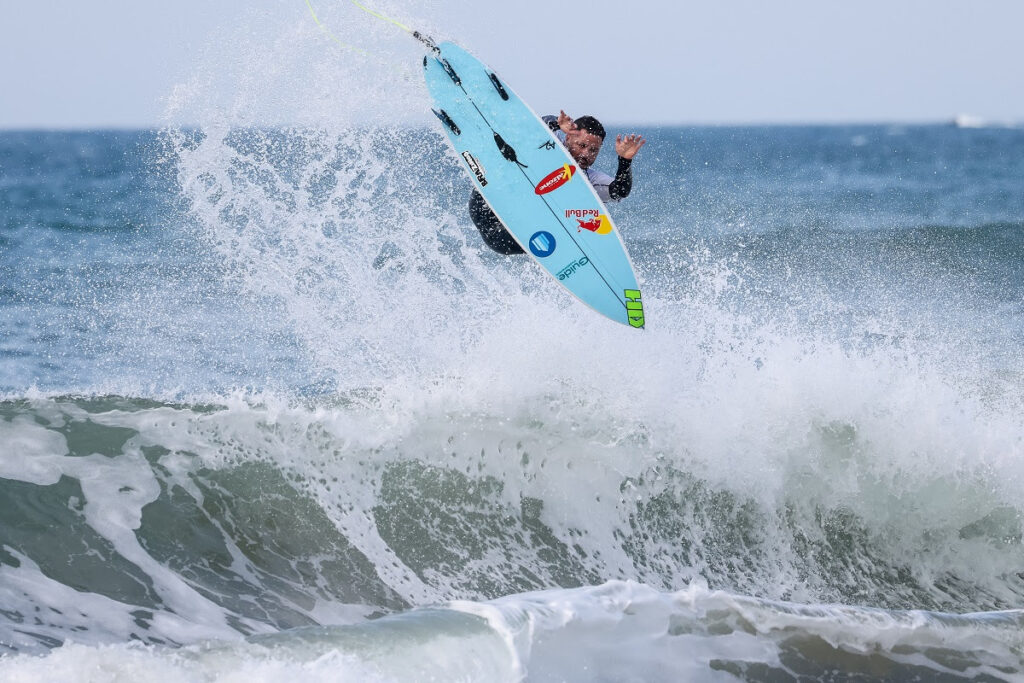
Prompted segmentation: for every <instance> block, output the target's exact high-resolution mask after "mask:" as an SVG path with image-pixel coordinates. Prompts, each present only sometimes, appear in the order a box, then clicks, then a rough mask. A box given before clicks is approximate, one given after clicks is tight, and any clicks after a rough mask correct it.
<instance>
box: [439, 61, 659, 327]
mask: <svg viewBox="0 0 1024 683" xmlns="http://www.w3.org/2000/svg"><path fill="white" fill-rule="evenodd" d="M423 66H424V69H425V71H426V81H427V88H428V89H429V90H430V94H431V96H432V97H433V99H434V103H435V105H436V110H435V113H436V114H437V115H438V119H440V120H441V123H442V125H443V127H444V129H445V133H447V135H448V139H449V141H450V142H451V143H452V146H453V147H454V148H455V152H456V154H458V156H459V158H460V159H461V160H462V164H463V165H464V167H465V168H466V170H467V171H468V172H469V175H470V177H471V178H472V179H473V182H474V183H475V184H476V187H477V189H478V190H479V192H480V194H481V195H483V198H484V199H485V200H486V201H487V204H488V205H489V206H490V207H491V210H492V211H494V213H495V214H496V215H497V216H498V218H499V219H500V220H501V222H502V223H503V224H504V225H505V227H506V228H507V229H508V231H509V233H510V234H511V235H512V236H513V237H514V238H515V240H516V241H517V242H518V243H519V245H520V246H521V247H522V248H523V250H524V251H525V252H526V253H528V254H530V255H531V256H532V257H533V258H534V260H536V261H537V263H539V264H540V266H541V267H542V268H544V270H545V271H547V272H548V273H549V274H550V275H551V276H552V277H553V278H555V280H557V281H558V283H559V284H560V285H562V286H563V287H565V288H566V289H567V290H569V291H570V292H572V293H573V294H574V295H575V296H576V297H578V298H579V299H580V301H582V302H583V303H585V304H587V305H588V306H590V307H591V308H593V309H594V310H596V311H598V312H599V313H602V314H604V315H606V316H607V317H609V318H611V319H612V320H615V321H617V322H620V323H623V324H624V325H629V326H631V327H637V328H642V327H643V326H644V309H643V302H642V301H641V297H640V288H639V287H638V286H637V282H636V275H635V273H634V272H633V264H632V263H631V262H630V260H629V255H628V254H627V253H626V247H625V246H624V245H623V243H622V238H621V237H620V236H619V231H618V230H617V229H616V228H615V224H614V223H613V222H612V220H611V218H610V216H609V215H608V210H607V209H606V208H605V206H604V204H603V203H602V202H601V200H600V199H599V198H598V196H597V194H596V193H595V192H594V188H593V187H592V186H591V185H590V182H589V181H588V180H587V176H586V174H585V173H584V172H583V171H582V169H578V168H577V167H576V162H575V161H574V160H573V158H572V157H571V156H570V155H569V153H568V152H567V151H566V150H565V148H564V147H563V146H562V144H561V143H560V142H559V141H558V139H557V138H556V137H555V136H554V135H553V134H552V132H551V130H550V129H549V128H548V126H547V124H545V123H544V122H543V121H541V120H540V119H539V118H538V117H537V115H536V114H535V113H533V111H532V110H531V109H530V108H529V107H528V106H527V105H526V104H525V103H524V102H523V101H522V100H521V99H519V98H518V97H517V96H516V94H515V93H514V92H512V89H511V88H509V87H508V85H507V84H506V83H504V82H503V81H501V80H500V79H499V78H498V77H497V75H495V73H494V72H493V71H491V70H490V69H488V68H487V67H486V66H485V65H484V64H482V63H481V62H480V61H479V60H477V59H476V58H475V57H473V56H472V55H470V54H469V53H468V52H466V51H465V50H463V49H462V48H460V47H459V46H458V45H455V44H453V43H447V42H446V43H441V44H440V45H439V46H438V48H437V52H436V53H431V54H429V55H427V56H426V57H425V58H424V60H423Z"/></svg>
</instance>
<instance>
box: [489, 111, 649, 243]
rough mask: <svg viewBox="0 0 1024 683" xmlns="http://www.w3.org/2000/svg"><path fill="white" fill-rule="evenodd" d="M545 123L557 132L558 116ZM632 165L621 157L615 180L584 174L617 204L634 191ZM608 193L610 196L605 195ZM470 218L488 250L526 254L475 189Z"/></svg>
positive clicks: (599, 173) (545, 119)
mask: <svg viewBox="0 0 1024 683" xmlns="http://www.w3.org/2000/svg"><path fill="white" fill-rule="evenodd" d="M544 121H545V123H547V124H548V126H549V127H550V128H551V130H553V131H557V130H558V120H557V119H556V118H555V117H553V116H545V117H544ZM632 164H633V162H632V160H631V159H623V158H622V157H619V167H618V169H616V171H615V178H614V179H612V178H611V176H609V175H608V174H606V173H601V172H600V171H594V170H592V169H589V168H588V169H586V170H585V173H586V176H587V180H588V181H590V184H591V185H593V186H594V189H595V190H597V193H598V196H599V197H601V199H603V200H605V201H613V202H614V201H618V200H620V199H625V198H626V197H628V196H629V193H630V191H632V189H633V172H632V170H630V167H631V166H632ZM606 193H607V195H608V196H607V197H606V196H604V195H605V194H606ZM469 217H470V218H471V219H472V220H473V225H475V226H476V229H477V230H479V231H480V236H481V237H482V238H483V240H484V244H486V245H487V246H488V247H490V248H491V249H493V250H494V251H496V252H498V253H499V254H522V253H523V249H522V247H520V246H519V243H518V242H516V240H515V238H513V237H512V235H511V234H509V232H508V230H506V229H505V226H504V225H502V223H501V221H500V220H498V217H497V216H495V215H494V212H493V211H491V207H489V206H487V202H485V201H484V198H483V197H482V196H480V193H479V192H477V191H476V188H474V189H473V194H472V195H470V197H469Z"/></svg>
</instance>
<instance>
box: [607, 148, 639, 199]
mask: <svg viewBox="0 0 1024 683" xmlns="http://www.w3.org/2000/svg"><path fill="white" fill-rule="evenodd" d="M632 166H633V160H632V159H623V158H622V157H619V168H618V170H617V171H615V180H613V181H612V182H611V184H610V185H609V186H608V194H609V195H611V198H612V199H614V200H618V199H625V198H626V197H628V196H629V193H630V192H631V191H632V190H633V171H632V170H631V167H632Z"/></svg>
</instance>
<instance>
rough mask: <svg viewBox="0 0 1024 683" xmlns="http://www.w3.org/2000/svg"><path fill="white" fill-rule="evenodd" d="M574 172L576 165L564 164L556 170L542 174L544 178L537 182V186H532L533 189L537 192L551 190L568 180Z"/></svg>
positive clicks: (544, 192)
mask: <svg viewBox="0 0 1024 683" xmlns="http://www.w3.org/2000/svg"><path fill="white" fill-rule="evenodd" d="M574 173H576V167H575V166H570V165H569V164H565V165H564V166H562V168H560V169H558V170H557V171H552V172H551V173H549V174H547V175H546V176H544V179H543V180H541V181H540V182H539V183H537V187H535V188H533V191H534V192H536V193H537V194H547V193H548V192H553V191H555V190H557V189H558V188H560V187H561V186H562V185H565V184H566V183H567V182H569V181H570V180H571V179H572V176H573V174H574Z"/></svg>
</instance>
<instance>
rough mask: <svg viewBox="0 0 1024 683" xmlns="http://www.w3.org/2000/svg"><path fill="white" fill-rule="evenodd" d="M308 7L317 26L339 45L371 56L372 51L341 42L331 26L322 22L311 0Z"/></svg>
mask: <svg viewBox="0 0 1024 683" xmlns="http://www.w3.org/2000/svg"><path fill="white" fill-rule="evenodd" d="M356 4H358V3H356ZM306 7H308V8H309V13H310V14H311V15H313V21H315V22H316V25H317V26H319V27H320V29H321V30H322V31H323V32H324V33H326V34H327V36H328V37H329V38H330V39H331V40H333V41H334V42H336V43H337V44H338V45H341V46H342V47H343V48H346V49H349V50H355V51H356V52H358V53H360V54H364V55H366V56H367V57H369V56H370V53H369V52H367V51H366V50H364V49H362V48H359V47H355V46H354V45H349V44H348V43H343V42H341V41H340V40H338V37H337V36H336V35H334V34H333V33H331V30H330V29H329V28H327V27H326V26H324V25H323V24H322V23H321V22H320V17H318V16H317V15H316V12H315V11H314V10H313V5H311V4H310V2H309V0H306Z"/></svg>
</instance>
